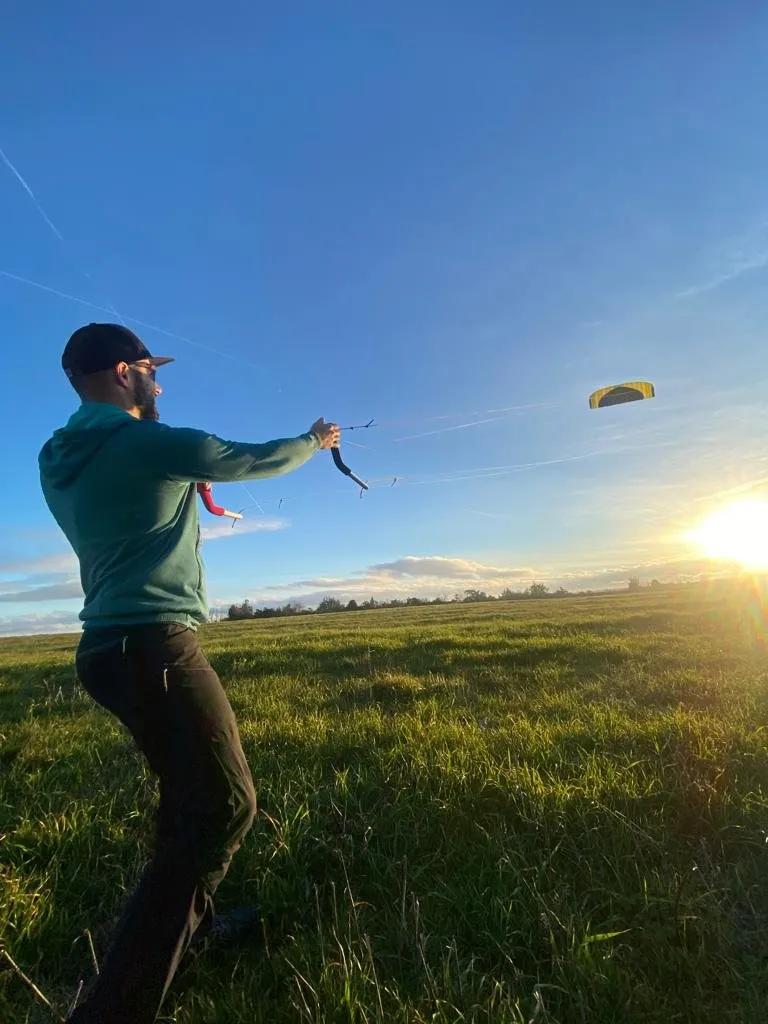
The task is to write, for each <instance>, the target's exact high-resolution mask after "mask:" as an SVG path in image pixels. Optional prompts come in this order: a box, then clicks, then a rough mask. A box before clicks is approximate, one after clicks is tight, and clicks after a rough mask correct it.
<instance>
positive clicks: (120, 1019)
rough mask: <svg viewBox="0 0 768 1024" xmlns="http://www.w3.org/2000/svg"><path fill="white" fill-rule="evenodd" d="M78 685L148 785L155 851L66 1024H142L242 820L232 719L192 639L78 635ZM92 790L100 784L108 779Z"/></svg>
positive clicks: (182, 632) (200, 922)
mask: <svg viewBox="0 0 768 1024" xmlns="http://www.w3.org/2000/svg"><path fill="white" fill-rule="evenodd" d="M77 673H78V677H79V679H80V682H81V683H82V685H83V686H84V688H85V689H86V690H87V691H88V693H89V694H90V695H91V697H93V699H94V700H95V701H97V702H98V703H99V704H101V705H102V706H103V707H104V708H106V709H107V710H108V711H111V712H112V714H114V715H116V717H117V718H118V719H120V721H121V722H122V723H123V725H125V727H126V728H127V729H128V730H129V732H130V733H131V735H132V736H133V738H134V740H135V742H136V745H137V746H138V748H139V750H140V751H141V752H142V753H143V754H144V756H145V757H146V759H147V761H148V763H149V765H150V767H151V769H152V771H154V772H155V773H156V775H157V776H158V779H159V788H160V803H159V807H158V810H157V822H156V844H155V850H154V854H153V856H152V858H151V860H150V861H149V863H148V864H147V866H146V868H145V870H144V873H143V875H142V877H141V880H140V882H139V885H138V888H137V889H136V891H135V892H134V893H133V895H132V897H131V898H130V900H129V902H128V904H127V906H126V907H125V910H124V912H123V914H122V917H121V919H120V922H119V924H118V927H117V930H116V933H115V935H114V937H113V940H112V943H111V946H110V948H109V950H108V951H107V955H106V958H105V961H104V964H103V967H102V971H101V974H100V975H99V977H98V979H97V981H96V982H95V984H94V986H93V988H92V990H91V991H90V992H89V993H88V995H87V997H86V1000H85V1001H84V1003H83V1004H82V1006H81V1007H80V1008H78V1010H77V1011H76V1013H75V1015H74V1016H73V1017H72V1020H73V1021H76V1022H77V1024H91V1022H97V1021H98V1024H151V1022H153V1021H154V1020H155V1019H156V1016H157V1013H158V1011H159V1009H160V1006H161V1004H162V1001H163V998H164V996H165V994H166V992H167V990H168V986H169V985H170V983H171V980H172V978H173V976H174V974H175V972H176V969H177V968H178V965H179V961H180V960H181V957H182V956H183V954H184V952H185V950H186V948H187V946H188V945H189V942H190V939H191V938H192V936H193V934H194V933H195V932H196V931H197V930H198V929H201V931H200V933H199V934H202V933H203V932H204V930H205V929H206V928H207V927H208V926H209V924H210V921H211V919H212V917H213V894H214V892H215V890H216V887H217V886H218V884H219V882H220V881H221V880H222V878H223V877H224V875H225V874H226V872H227V868H228V867H229V863H230V860H231V859H232V856H233V854H234V853H235V851H236V850H237V849H238V848H239V847H240V845H241V844H242V842H243V839H244V837H245V835H246V833H247V832H248V830H249V828H250V827H251V824H252V822H253V818H254V815H255V813H256V795H255V793H254V788H253V781H252V778H251V773H250V770H249V768H248V764H247V762H246V759H245V755H244V754H243V749H242V747H241V745H240V737H239V735H238V730H237V723H236V721H235V716H234V714H233V712H232V708H231V707H230V704H229V701H228V700H227V697H226V694H225V692H224V689H223V687H222V685H221V682H220V681H219V678H218V676H217V675H216V672H215V671H214V670H213V668H212V667H211V665H210V664H209V663H208V661H207V659H206V658H205V656H204V654H203V653H202V651H201V650H200V647H199V645H198V642H197V637H196V635H195V633H194V632H193V631H192V630H189V629H186V628H185V627H184V626H181V625H162V626H141V627H131V628H126V629H124V630H114V631H113V630H110V631H109V632H107V631H98V632H95V631H87V632H86V633H85V634H84V635H83V637H82V639H81V642H80V646H79V648H78V652H77ZM103 784H104V785H105V786H109V784H110V780H109V779H104V780H103Z"/></svg>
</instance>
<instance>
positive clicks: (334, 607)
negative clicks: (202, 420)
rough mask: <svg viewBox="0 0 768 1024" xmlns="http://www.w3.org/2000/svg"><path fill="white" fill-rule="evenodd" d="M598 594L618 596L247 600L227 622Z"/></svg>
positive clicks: (507, 593) (535, 590)
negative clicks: (259, 604) (313, 602)
mask: <svg viewBox="0 0 768 1024" xmlns="http://www.w3.org/2000/svg"><path fill="white" fill-rule="evenodd" d="M638 583H639V581H637V580H636V579H632V580H631V581H630V585H629V587H628V589H629V590H630V592H631V591H634V590H636V589H639V586H638ZM659 585H660V584H659V583H658V581H657V580H654V581H653V583H652V586H654V588H655V587H657V586H659ZM596 593H612V594H613V593H616V591H615V590H611V591H577V592H575V593H574V592H572V591H570V590H566V589H565V588H564V587H559V588H558V589H557V590H550V589H549V587H547V586H546V584H544V583H532V584H531V585H530V586H529V587H526V589H525V590H511V589H510V588H509V587H506V588H505V589H504V590H502V592H501V593H500V594H487V593H486V592H485V591H484V590H474V589H468V590H464V591H463V592H461V593H456V594H454V595H453V597H432V598H426V597H405V598H393V599H392V600H390V601H377V600H376V599H375V598H373V597H370V598H368V600H367V601H360V602H358V601H356V600H355V599H354V598H352V599H351V600H349V601H346V602H344V601H340V600H339V599H338V598H337V597H325V598H323V600H322V601H320V603H319V604H318V605H317V607H316V608H310V607H305V606H304V605H302V604H300V603H299V602H298V601H289V602H288V603H287V604H285V605H283V606H282V607H277V608H273V607H264V608H255V607H254V606H253V605H252V604H251V602H250V601H248V600H247V599H246V600H245V601H243V603H242V604H233V605H230V606H229V611H228V612H227V616H226V618H227V619H230V620H240V619H274V618H280V617H282V616H286V615H314V614H316V613H321V614H322V613H324V612H357V611H367V610H369V609H372V608H408V607H412V606H415V605H435V604H471V603H473V602H477V601H530V600H542V599H546V598H553V597H558V598H560V597H580V596H586V595H587V594H596Z"/></svg>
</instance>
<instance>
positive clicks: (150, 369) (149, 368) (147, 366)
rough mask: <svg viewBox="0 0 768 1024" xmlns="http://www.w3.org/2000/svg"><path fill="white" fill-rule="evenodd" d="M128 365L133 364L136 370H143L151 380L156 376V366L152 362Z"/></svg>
mask: <svg viewBox="0 0 768 1024" xmlns="http://www.w3.org/2000/svg"><path fill="white" fill-rule="evenodd" d="M128 365H129V366H135V367H136V368H137V369H138V370H145V371H146V372H147V374H148V375H149V376H150V377H151V378H152V380H154V379H155V377H156V376H157V367H156V366H154V365H153V364H152V363H129V364H128Z"/></svg>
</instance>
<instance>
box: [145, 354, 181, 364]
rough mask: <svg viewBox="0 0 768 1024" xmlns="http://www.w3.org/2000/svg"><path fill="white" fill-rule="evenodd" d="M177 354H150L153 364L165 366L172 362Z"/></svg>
mask: <svg viewBox="0 0 768 1024" xmlns="http://www.w3.org/2000/svg"><path fill="white" fill-rule="evenodd" d="M175 358H176V356H150V360H149V361H150V362H151V363H152V365H153V366H165V364H166V363H172V362H173V361H174V359H175Z"/></svg>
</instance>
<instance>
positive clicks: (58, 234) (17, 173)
mask: <svg viewBox="0 0 768 1024" xmlns="http://www.w3.org/2000/svg"><path fill="white" fill-rule="evenodd" d="M0 159H2V161H3V163H4V164H5V166H6V167H7V168H8V170H9V171H10V172H11V174H12V175H13V176H14V178H16V180H17V181H18V183H19V184H20V185H21V187H22V188H23V189H24V191H25V192H26V193H27V195H28V196H29V198H30V199H31V200H32V202H33V203H34V204H35V206H36V207H37V212H38V213H39V214H40V216H41V217H42V218H43V220H44V221H45V223H46V224H47V225H48V227H49V228H50V229H51V231H52V232H53V233H54V235H56V237H57V238H58V240H59V241H60V242H61V243H62V245H66V244H67V243H66V241H65V239H64V235H62V233H61V232H60V231H59V229H58V228H57V227H56V225H55V224H54V223H53V221H52V220H51V218H50V217H49V216H48V214H47V213H46V212H45V210H44V209H43V204H42V203H41V202H40V200H39V199H38V198H37V196H36V195H35V193H34V192H33V191H32V189H31V188H30V186H29V185H28V183H27V181H26V179H25V178H24V176H23V175H22V173H21V171H20V170H19V169H18V167H16V166H15V165H14V164H13V163H11V161H10V160H9V159H8V155H7V154H6V153H4V152H3V150H2V149H0ZM80 269H81V270H82V273H83V274H84V276H85V277H87V278H88V281H89V282H90V284H91V285H92V286H93V287H95V282H94V280H93V278H92V277H91V275H90V274H89V273H88V271H87V270H84V269H83V268H82V267H81V268H80ZM106 312H109V313H112V314H113V316H116V317H117V319H118V320H119V321H120V322H121V323H122V324H123V325H124V326H125V320H124V319H123V318H122V316H121V315H120V313H118V311H117V310H116V309H115V307H114V306H113V305H112V304H111V303H109V309H108V310H106Z"/></svg>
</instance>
